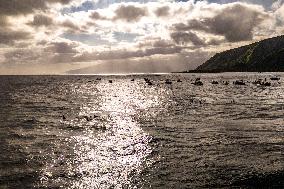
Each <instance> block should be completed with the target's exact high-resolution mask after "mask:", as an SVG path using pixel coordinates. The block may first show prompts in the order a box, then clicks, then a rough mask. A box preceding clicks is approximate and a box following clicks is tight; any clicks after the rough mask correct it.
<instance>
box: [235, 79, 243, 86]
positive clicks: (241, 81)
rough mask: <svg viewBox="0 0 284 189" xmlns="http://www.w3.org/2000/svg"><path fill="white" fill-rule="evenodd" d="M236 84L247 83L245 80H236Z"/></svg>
mask: <svg viewBox="0 0 284 189" xmlns="http://www.w3.org/2000/svg"><path fill="white" fill-rule="evenodd" d="M234 85H246V83H245V82H244V80H236V81H234Z"/></svg>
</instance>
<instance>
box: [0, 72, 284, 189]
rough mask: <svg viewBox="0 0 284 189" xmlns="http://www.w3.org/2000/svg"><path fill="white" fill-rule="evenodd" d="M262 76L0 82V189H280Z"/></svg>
mask: <svg viewBox="0 0 284 189" xmlns="http://www.w3.org/2000/svg"><path fill="white" fill-rule="evenodd" d="M272 75H275V73H268V74H254V73H250V74H241V73H235V74H228V73H225V74H203V75H198V74H195V75H194V74H180V75H179V74H170V75H148V76H145V75H140V76H139V75H136V76H0V80H1V82H0V150H1V153H0V188H9V189H10V188H70V189H71V188H74V189H75V188H79V189H83V188H284V154H283V152H284V120H283V118H284V92H283V91H284V83H283V82H282V81H281V80H280V82H278V81H271V83H272V85H271V86H267V87H264V86H257V85H254V84H252V83H251V81H254V80H256V79H258V78H265V77H266V78H267V79H268V80H269V77H270V76H272ZM276 75H280V76H282V75H283V74H276ZM283 76H284V75H283ZM144 77H147V78H149V79H150V80H151V82H152V84H153V85H148V84H147V83H146V82H145V81H144ZM197 77H201V80H202V81H203V82H204V86H195V85H192V84H191V83H192V82H193V80H195V78H197ZM97 78H101V80H98V79H97ZM131 79H134V81H131ZM166 79H170V80H172V84H165V80H166ZM178 79H181V81H182V82H177V80H178ZM236 79H245V80H246V81H247V84H246V85H245V86H235V85H233V84H232V83H233V81H234V80H236ZM109 80H112V81H113V82H112V83H110V82H109ZM212 80H217V81H229V82H230V84H229V85H224V84H222V83H221V82H220V84H218V85H212V84H211V81H212ZM63 115H64V117H65V119H63Z"/></svg>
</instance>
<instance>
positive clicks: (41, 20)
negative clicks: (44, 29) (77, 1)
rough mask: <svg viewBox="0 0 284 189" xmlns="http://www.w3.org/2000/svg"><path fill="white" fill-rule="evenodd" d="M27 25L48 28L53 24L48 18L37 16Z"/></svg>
mask: <svg viewBox="0 0 284 189" xmlns="http://www.w3.org/2000/svg"><path fill="white" fill-rule="evenodd" d="M28 24H29V25H32V26H36V27H38V26H50V25H52V24H53V20H52V18H51V17H49V16H45V15H41V14H37V15H35V16H34V19H33V21H32V22H30V23H28Z"/></svg>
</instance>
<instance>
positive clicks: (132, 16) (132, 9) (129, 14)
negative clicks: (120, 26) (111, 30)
mask: <svg viewBox="0 0 284 189" xmlns="http://www.w3.org/2000/svg"><path fill="white" fill-rule="evenodd" d="M115 14H116V16H115V17H114V20H125V21H127V22H134V21H139V20H140V19H141V18H142V17H143V16H147V15H148V11H147V9H146V8H140V7H136V6H134V5H127V6H125V5H122V6H120V7H118V8H117V9H116V11H115Z"/></svg>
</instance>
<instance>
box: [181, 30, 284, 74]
mask: <svg viewBox="0 0 284 189" xmlns="http://www.w3.org/2000/svg"><path fill="white" fill-rule="evenodd" d="M219 72H284V35H282V36H278V37H273V38H269V39H265V40H262V41H259V42H256V43H252V44H250V45H246V46H242V47H239V48H235V49H231V50H227V51H224V52H221V53H217V54H215V55H214V56H213V57H212V58H210V59H209V60H208V61H206V62H205V63H204V64H202V65H200V66H199V67H197V68H196V69H195V70H188V71H184V72H182V73H219Z"/></svg>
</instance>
